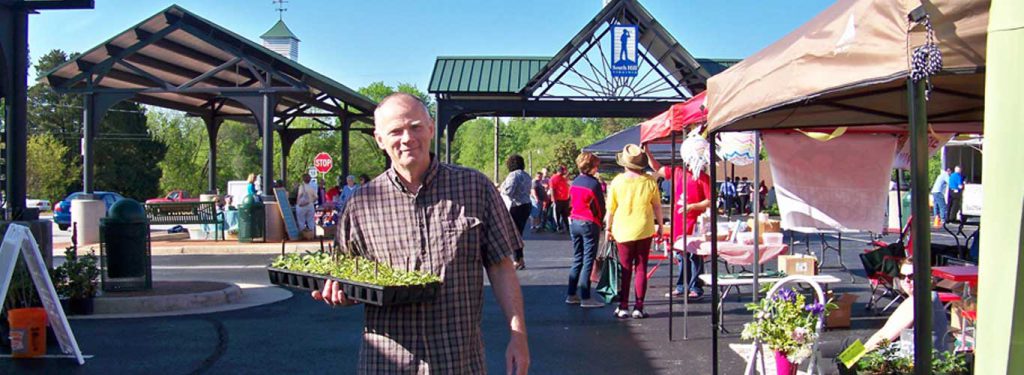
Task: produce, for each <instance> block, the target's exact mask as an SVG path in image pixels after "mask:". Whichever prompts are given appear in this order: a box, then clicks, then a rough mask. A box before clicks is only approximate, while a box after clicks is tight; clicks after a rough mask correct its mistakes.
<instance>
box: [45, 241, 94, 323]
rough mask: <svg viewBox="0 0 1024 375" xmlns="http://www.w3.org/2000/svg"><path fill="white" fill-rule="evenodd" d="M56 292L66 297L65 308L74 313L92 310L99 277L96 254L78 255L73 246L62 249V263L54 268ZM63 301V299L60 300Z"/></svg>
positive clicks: (91, 252)
mask: <svg viewBox="0 0 1024 375" xmlns="http://www.w3.org/2000/svg"><path fill="white" fill-rule="evenodd" d="M54 273H55V276H56V277H55V279H56V280H57V282H56V284H57V285H56V288H57V294H60V295H61V297H62V298H67V306H66V310H67V311H68V313H70V314H74V315H90V314H92V310H93V297H95V296H96V286H97V284H98V280H99V277H100V268H99V266H97V260H96V254H95V253H94V252H93V251H89V253H88V254H85V255H81V256H79V255H78V253H77V252H76V251H75V247H74V246H72V247H68V248H67V250H65V251H64V263H63V264H61V265H60V266H59V267H57V269H56V270H54ZM62 302H63V301H62Z"/></svg>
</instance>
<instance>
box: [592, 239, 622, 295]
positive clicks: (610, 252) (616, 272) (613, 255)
mask: <svg viewBox="0 0 1024 375" xmlns="http://www.w3.org/2000/svg"><path fill="white" fill-rule="evenodd" d="M605 249H606V250H605V253H604V256H603V257H601V258H603V260H602V261H601V279H600V280H598V281H597V287H596V288H595V289H594V291H595V292H596V294H597V297H598V298H600V299H601V300H602V301H604V303H612V302H616V301H618V300H619V277H621V276H622V270H621V269H620V267H622V266H621V265H619V259H618V258H619V257H618V255H617V252H616V251H615V243H614V242H612V241H608V245H607V246H606V247H605Z"/></svg>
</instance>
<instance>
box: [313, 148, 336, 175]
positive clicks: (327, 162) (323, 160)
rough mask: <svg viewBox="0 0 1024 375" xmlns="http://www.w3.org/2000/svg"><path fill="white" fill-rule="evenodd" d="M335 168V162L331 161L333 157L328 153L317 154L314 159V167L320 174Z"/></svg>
mask: <svg viewBox="0 0 1024 375" xmlns="http://www.w3.org/2000/svg"><path fill="white" fill-rule="evenodd" d="M333 166H334V160H332V159H331V155H330V154H328V153H326V152H321V153H319V154H316V157H315V158H313V167H315V168H316V170H317V171H318V172H320V173H327V172H329V171H330V170H331V167H333Z"/></svg>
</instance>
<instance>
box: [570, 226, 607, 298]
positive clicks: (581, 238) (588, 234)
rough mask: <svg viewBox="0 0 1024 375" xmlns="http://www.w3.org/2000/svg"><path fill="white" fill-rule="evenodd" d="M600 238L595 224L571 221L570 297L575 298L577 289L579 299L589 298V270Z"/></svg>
mask: <svg viewBox="0 0 1024 375" xmlns="http://www.w3.org/2000/svg"><path fill="white" fill-rule="evenodd" d="M600 236H601V228H600V227H599V226H597V224H595V223H593V222H590V221H585V220H571V223H570V224H569V237H570V238H571V239H572V249H573V254H572V268H570V269H569V292H568V294H569V295H570V296H575V295H576V288H577V287H579V289H580V298H581V299H587V298H590V270H591V269H593V267H594V258H595V257H596V256H597V246H598V243H599V241H600ZM581 276H582V277H581ZM581 278H582V280H580V279H581Z"/></svg>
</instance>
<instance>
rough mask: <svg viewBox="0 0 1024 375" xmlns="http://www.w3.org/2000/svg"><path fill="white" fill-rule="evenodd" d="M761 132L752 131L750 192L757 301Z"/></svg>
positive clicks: (755, 295)
mask: <svg viewBox="0 0 1024 375" xmlns="http://www.w3.org/2000/svg"><path fill="white" fill-rule="evenodd" d="M760 159H761V132H760V131H755V132H754V182H753V188H752V189H751V192H752V193H753V194H754V197H753V198H752V199H753V201H754V202H753V203H751V204H752V205H753V207H754V209H753V213H752V215H753V216H754V290H753V295H754V296H753V299H754V303H757V292H758V290H759V289H760V285H759V284H758V282H757V274H758V273H759V272H761V249H760V243H761V215H760V213H761V160H760Z"/></svg>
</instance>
